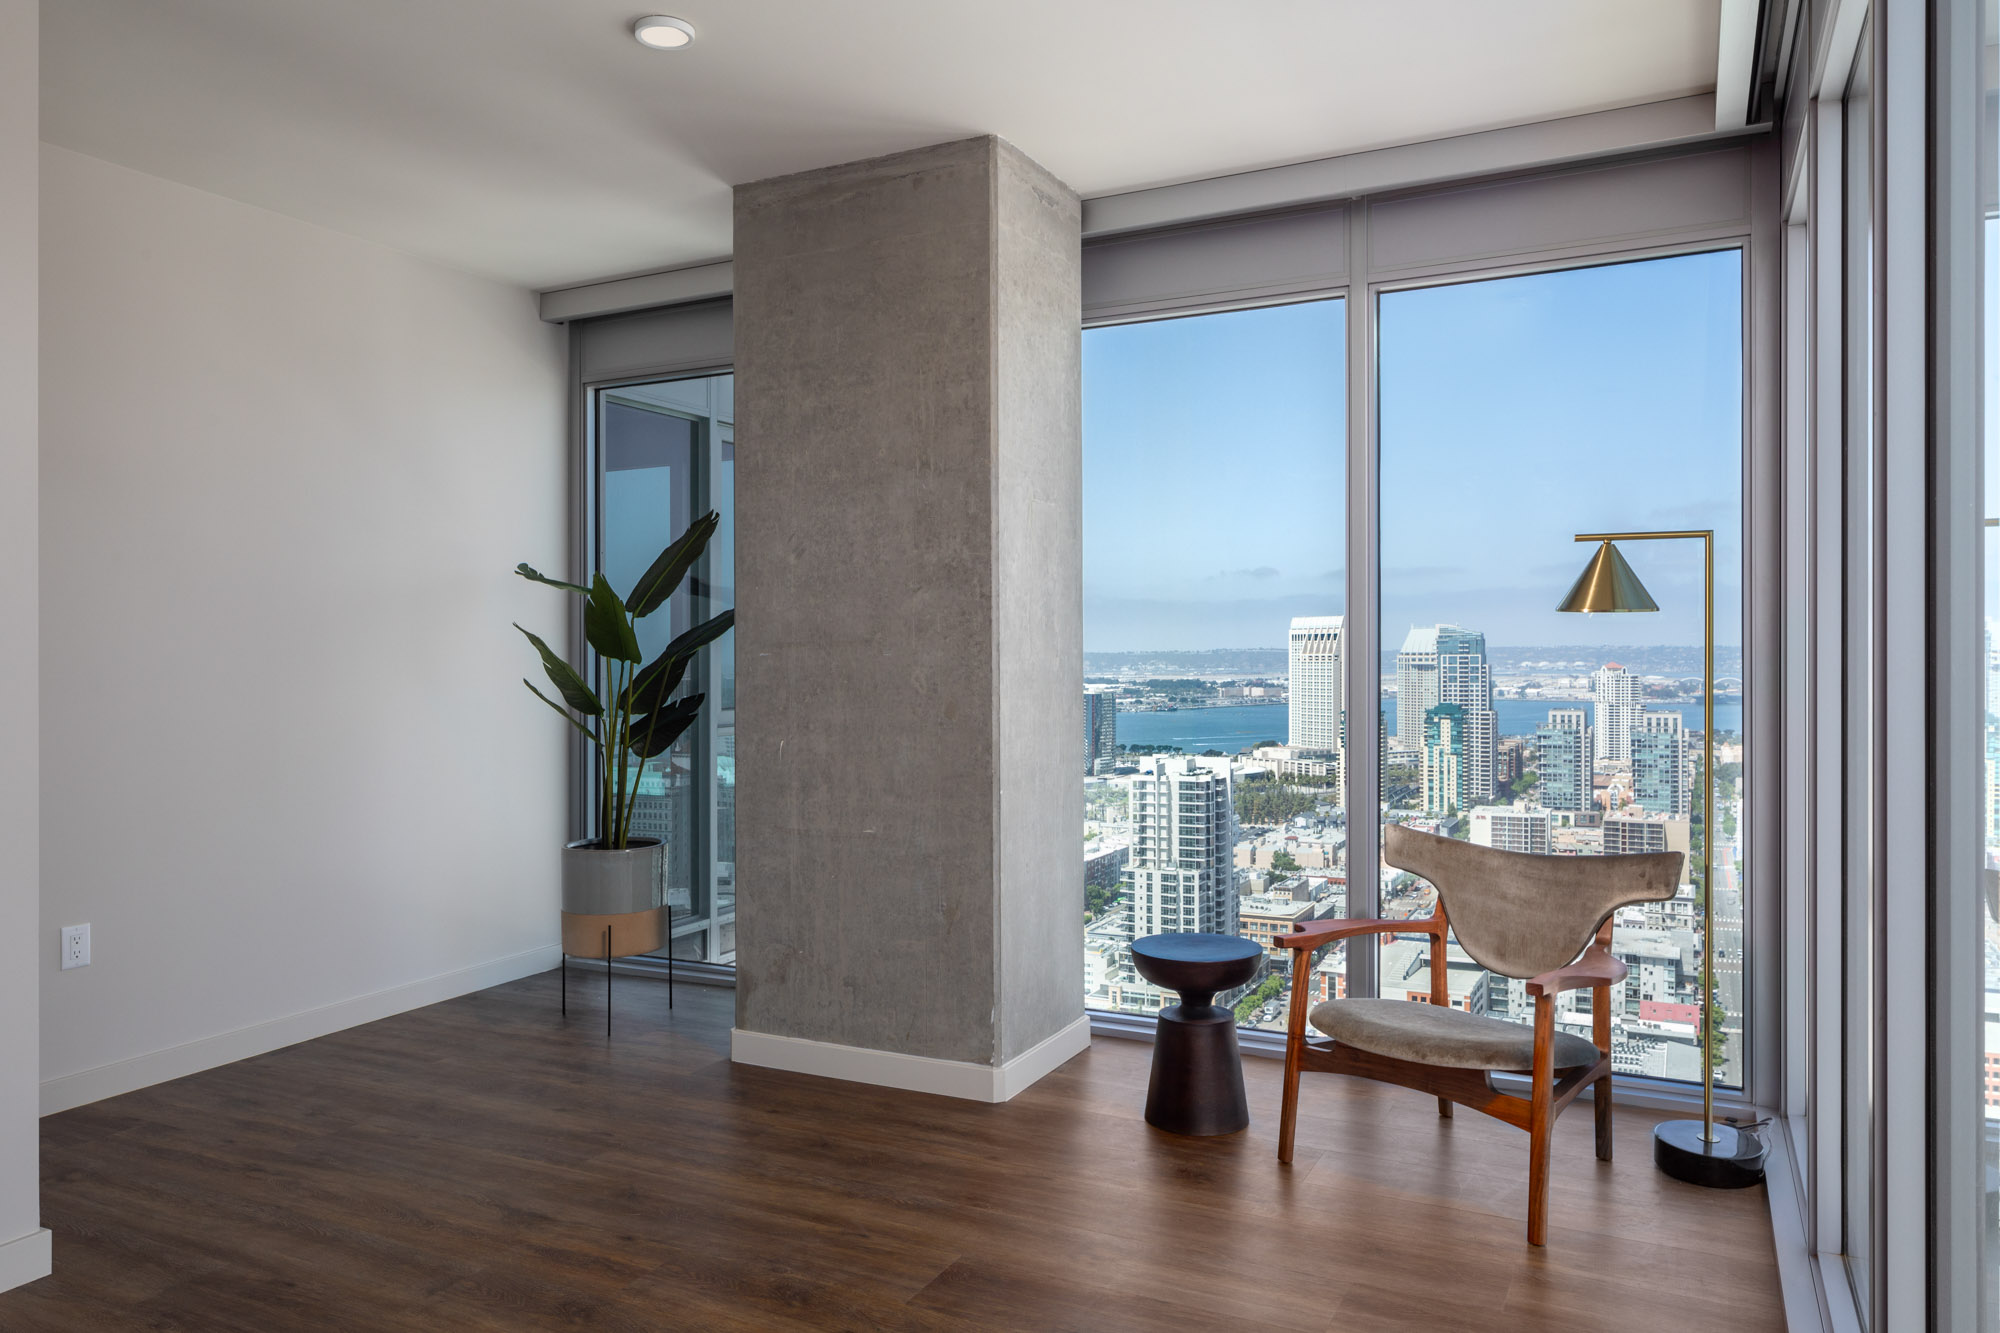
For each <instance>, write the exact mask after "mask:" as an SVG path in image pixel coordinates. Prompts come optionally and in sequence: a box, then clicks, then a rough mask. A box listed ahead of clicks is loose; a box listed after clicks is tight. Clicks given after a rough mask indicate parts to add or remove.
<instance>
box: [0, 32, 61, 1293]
mask: <svg viewBox="0 0 2000 1333" xmlns="http://www.w3.org/2000/svg"><path fill="white" fill-rule="evenodd" d="M38 17H39V14H38V11H37V9H36V4H35V0H0V1291H4V1290H6V1289H7V1288H8V1287H12V1286H17V1285H19V1284H20V1283H22V1282H26V1281H30V1280H31V1279H33V1278H36V1277H40V1276H41V1275H42V1274H44V1273H46V1272H47V1271H48V1262H49V1245H48V1234H47V1233H46V1232H44V1231H42V1230H40V1228H39V1226H38V1225H37V1219H38V1218H39V1217H40V1216H41V1196H40V1186H39V1181H38V1176H39V1166H38V1154H39V1144H40V1135H39V1133H38V1132H37V1129H36V1124H35V1083H36V1070H37V1067H38V1058H37V1056H36V1053H35V1051H36V1045H37V1035H36V1034H37V1029H36V1023H35V1003H36V987H35V967H34V958H35V953H36V947H37V943H38V933H37V930H36V925H35V919H36V914H37V912H38V911H39V897H38V895H37V893H36V888H35V884H36V874H37V872H36V846H37V837H38V833H37V817H36V813H35V802H36V800H37V799H38V796H39V791H38V787H37V783H36V777H35V749H36V741H35V734H36V729H37V727H38V725H39V717H40V712H39V710H38V708H37V707H36V703H35V689H36V685H35V682H36V661H35V282H36V279H35V181H36V173H35V141H36V138H37V132H36V99H37V92H36V80H37V77H38V74H39V71H38V70H37V68H36V56H37V51H38V50H39V43H38V41H37V39H36V22H37V19H38Z"/></svg>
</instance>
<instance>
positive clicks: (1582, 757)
mask: <svg viewBox="0 0 2000 1333" xmlns="http://www.w3.org/2000/svg"><path fill="white" fill-rule="evenodd" d="M1585 716H1586V715H1585V713H1584V711H1583V710H1582V709H1581V708H1551V709H1550V710H1549V724H1548V725H1547V726H1545V727H1542V728H1540V729H1539V730H1537V731H1536V732H1535V750H1536V756H1535V763H1536V766H1537V767H1536V775H1537V779H1538V780H1537V782H1536V787H1535V790H1536V792H1537V795H1538V799H1539V800H1540V801H1541V803H1542V804H1543V805H1544V806H1545V807H1547V808H1548V809H1550V810H1588V809H1589V808H1590V802H1591V793H1592V791H1593V790H1594V789H1595V788H1596V785H1597V781H1596V779H1597V765H1596V763H1595V762H1594V758H1593V756H1594V754H1595V751H1594V750H1593V749H1592V748H1591V728H1590V724H1589V723H1588V722H1586V721H1585V720H1584V719H1585Z"/></svg>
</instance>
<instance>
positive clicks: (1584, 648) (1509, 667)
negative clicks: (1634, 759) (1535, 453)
mask: <svg viewBox="0 0 2000 1333" xmlns="http://www.w3.org/2000/svg"><path fill="white" fill-rule="evenodd" d="M1487 658H1488V660H1489V661H1491V662H1492V664H1493V669H1494V671H1495V672H1497V673H1500V674H1503V675H1515V674H1518V673H1520V672H1523V671H1536V670H1542V671H1547V672H1549V673H1550V674H1554V675H1579V674H1582V673H1584V672H1587V671H1594V670H1596V669H1597V668H1598V667H1600V666H1602V665H1603V664H1604V663H1606V662H1617V663H1619V664H1620V665H1622V666H1623V667H1624V668H1625V669H1626V670H1627V671H1630V672H1632V673H1634V674H1635V675H1640V676H1699V675H1700V674H1701V648H1700V646H1699V645H1694V646H1677V645H1669V646H1664V647H1663V646H1658V645H1655V646H1651V647H1623V648H1606V647H1602V646H1598V645H1585V644H1556V645H1530V646H1527V647H1520V648H1512V647H1503V646H1500V645H1497V644H1496V645H1494V646H1492V647H1490V648H1488V649H1487ZM1544 664H1547V665H1544ZM1287 669H1288V663H1287V661H1286V656H1285V650H1284V649H1283V648H1210V649H1207V650H1206V651H1203V652H1166V651H1160V652H1149V653H1148V652H1140V653H1085V654H1084V655H1083V674H1084V676H1085V678H1086V679H1090V680H1097V679H1110V680H1119V679H1132V678H1134V677H1139V678H1145V677H1153V676H1188V677H1203V678H1208V679H1214V678H1217V677H1222V678H1232V677H1276V676H1283V675H1284V674H1285V672H1286V670H1287ZM1382 670H1383V672H1384V674H1388V675H1393V674H1394V673H1395V670H1396V654H1395V652H1394V650H1390V651H1388V652H1385V653H1383V654H1382ZM1715 671H1716V674H1717V675H1719V676H1731V677H1735V678H1737V679H1741V678H1742V675H1743V650H1742V649H1741V648H1735V647H1717V648H1716V650H1715Z"/></svg>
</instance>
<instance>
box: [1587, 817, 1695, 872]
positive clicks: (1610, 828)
mask: <svg viewBox="0 0 2000 1333" xmlns="http://www.w3.org/2000/svg"><path fill="white" fill-rule="evenodd" d="M1687 850H1688V821H1687V820H1685V819H1670V818H1668V817H1667V816H1665V815H1607V816H1605V819H1604V854H1605V855H1606V856H1619V855H1623V854H1626V853H1630V852H1683V853H1684V852H1686V851H1687ZM1686 873H1687V872H1686V870H1685V869H1683V871H1682V876H1683V878H1685V877H1686Z"/></svg>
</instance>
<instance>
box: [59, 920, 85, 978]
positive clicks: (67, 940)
mask: <svg viewBox="0 0 2000 1333" xmlns="http://www.w3.org/2000/svg"><path fill="white" fill-rule="evenodd" d="M89 966H90V927H89V925H88V924H85V925H81V926H64V927H63V928H62V970H63V971H65V972H67V971H69V970H70V969H71V968H72V967H89Z"/></svg>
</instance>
